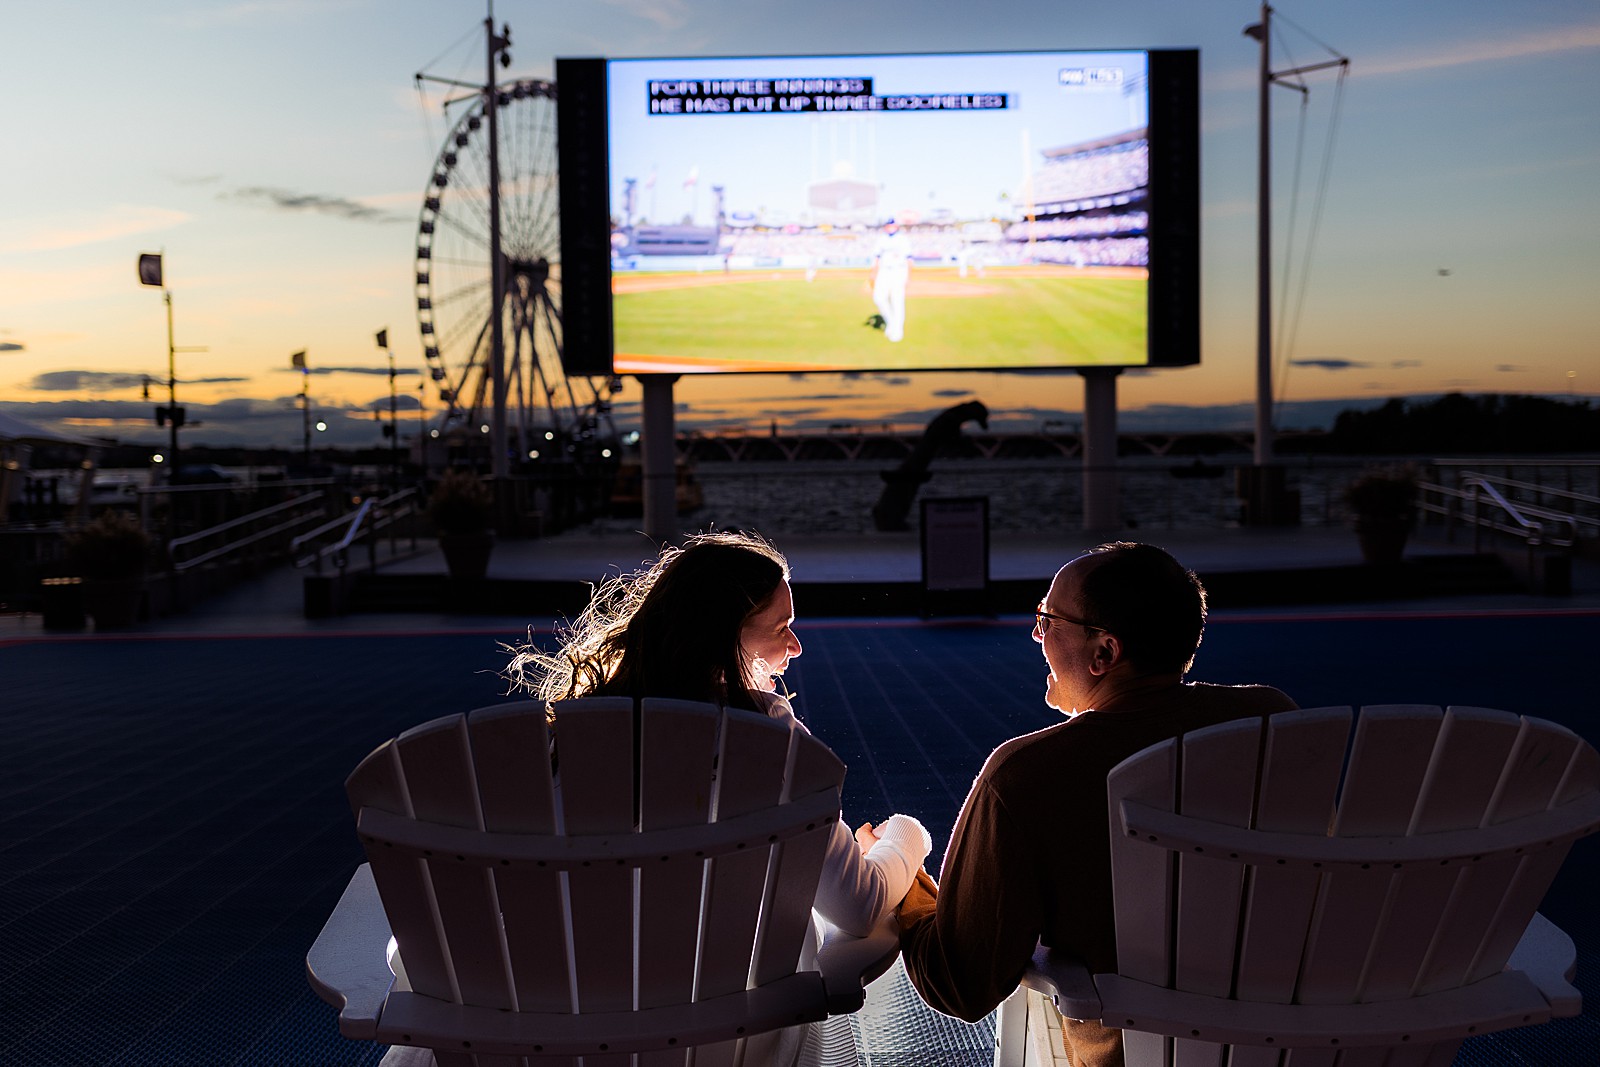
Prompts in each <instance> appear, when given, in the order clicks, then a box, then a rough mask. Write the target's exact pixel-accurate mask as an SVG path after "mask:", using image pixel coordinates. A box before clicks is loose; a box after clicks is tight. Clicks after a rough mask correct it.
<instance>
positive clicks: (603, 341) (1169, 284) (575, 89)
mask: <svg viewBox="0 0 1600 1067" xmlns="http://www.w3.org/2000/svg"><path fill="white" fill-rule="evenodd" d="M1073 50H1074V51H1084V50H1085V49H1073ZM1051 51H1056V50H1055V49H1052V50H1051ZM1140 51H1144V52H1145V54H1146V55H1147V56H1148V57H1149V79H1150V96H1149V131H1150V132H1149V138H1150V202H1151V212H1150V263H1149V289H1148V300H1149V306H1148V324H1149V327H1148V334H1147V342H1146V362H1143V363H1134V364H1123V365H1121V366H1123V367H1125V368H1132V369H1141V368H1149V369H1158V368H1163V367H1186V366H1194V365H1196V364H1198V363H1199V362H1200V73H1199V72H1200V53H1199V51H1198V50H1197V49H1192V48H1188V49H1140ZM664 58H665V57H664ZM750 58H752V59H762V60H766V59H772V60H781V59H783V58H785V57H783V56H768V57H750ZM610 62H612V60H611V59H607V58H600V57H573V58H558V59H557V60H556V61H555V72H556V124H557V144H558V151H559V178H558V182H557V188H558V192H559V195H560V229H561V239H560V247H561V301H562V302H561V321H562V331H563V347H562V364H563V367H564V369H565V370H566V372H567V373H568V374H573V375H582V376H597V375H609V374H611V373H612V350H613V345H614V332H613V324H612V307H611V245H610V234H611V214H610V209H611V205H610V169H609V139H608V132H607V117H606V116H607V105H608V101H607V89H606V77H607V65H608V64H609V63H610ZM1097 366H1117V365H1115V364H1097ZM979 369H980V368H952V367H928V368H906V367H896V368H894V372H895V373H897V374H900V373H911V374H919V373H935V372H942V373H973V372H975V371H977V370H979ZM981 369H982V370H983V371H984V372H985V373H995V374H1005V373H1026V371H1025V370H1022V369H1020V368H981ZM1052 369H1059V370H1079V369H1088V368H1086V367H1084V366H1083V365H1081V364H1071V363H1066V364H1062V365H1061V366H1060V367H1059V368H1052ZM868 372H870V368H869V369H868ZM706 373H708V374H745V375H748V374H780V373H792V371H790V370H788V369H785V370H772V371H764V370H739V371H709V372H706ZM815 373H819V374H820V373H840V372H837V371H831V370H822V369H819V370H818V371H816V372H815Z"/></svg>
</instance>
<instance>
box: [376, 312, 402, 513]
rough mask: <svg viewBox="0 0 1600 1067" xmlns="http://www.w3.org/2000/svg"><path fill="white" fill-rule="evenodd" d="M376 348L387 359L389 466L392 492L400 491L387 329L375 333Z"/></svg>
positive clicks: (397, 413)
mask: <svg viewBox="0 0 1600 1067" xmlns="http://www.w3.org/2000/svg"><path fill="white" fill-rule="evenodd" d="M377 341H378V347H379V348H381V349H383V351H384V354H385V355H387V356H388V357H389V466H390V473H391V474H392V476H393V477H392V482H393V484H392V486H391V488H393V489H394V490H396V491H398V490H399V489H400V406H399V397H397V396H396V395H395V369H394V350H393V349H391V348H390V347H389V328H388V327H387V326H385V327H384V328H383V329H381V330H379V331H378V333H377Z"/></svg>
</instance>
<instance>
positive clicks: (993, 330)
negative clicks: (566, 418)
mask: <svg viewBox="0 0 1600 1067" xmlns="http://www.w3.org/2000/svg"><path fill="white" fill-rule="evenodd" d="M867 279H868V272H867V271H864V270H844V269H836V270H820V271H817V272H816V273H815V276H814V277H813V278H811V279H810V280H807V277H806V272H805V271H800V270H782V271H780V270H750V271H736V272H731V273H724V272H721V271H707V272H704V273H689V272H685V273H651V274H617V275H615V276H614V277H613V279H612V290H613V293H614V296H615V303H614V308H615V330H616V356H615V359H614V364H613V365H614V367H615V369H616V371H617V373H619V374H637V373H649V372H659V373H692V372H696V371H839V370H845V371H848V370H934V369H945V368H952V369H955V368H960V369H967V368H972V369H984V368H996V369H997V368H1015V367H1060V366H1094V365H1120V366H1129V365H1136V364H1141V363H1143V362H1144V361H1145V339H1146V293H1147V284H1148V282H1147V274H1146V272H1145V271H1144V270H1143V269H1139V268H1071V267H1059V268H1056V267H1049V266H1027V267H991V268H988V269H987V270H986V271H985V272H984V273H983V274H982V275H979V274H978V273H977V272H976V271H970V270H969V272H968V274H967V276H966V277H965V278H963V277H960V276H959V273H958V272H957V270H956V269H955V268H953V267H950V268H943V267H918V268H915V269H914V270H913V271H912V272H911V280H910V283H909V285H908V286H907V289H906V329H905V339H904V340H903V341H900V342H890V341H889V340H888V339H887V338H886V337H885V336H884V333H883V331H882V330H880V329H875V328H873V326H872V325H871V319H872V317H873V316H875V315H876V314H877V309H876V307H874V305H873V303H872V294H871V291H870V287H869V284H868V280H867Z"/></svg>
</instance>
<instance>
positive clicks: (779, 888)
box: [346, 698, 844, 1065]
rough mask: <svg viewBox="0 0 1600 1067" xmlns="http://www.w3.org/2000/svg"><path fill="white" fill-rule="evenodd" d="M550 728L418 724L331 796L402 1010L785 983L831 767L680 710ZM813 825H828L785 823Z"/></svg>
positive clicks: (729, 718)
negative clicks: (747, 838)
mask: <svg viewBox="0 0 1600 1067" xmlns="http://www.w3.org/2000/svg"><path fill="white" fill-rule="evenodd" d="M554 711H555V722H554V725H550V724H549V723H548V722H547V720H546V716H545V713H544V708H543V706H542V705H536V704H534V703H532V702H527V703H523V704H516V705H501V706H496V707H490V708H482V709H479V710H477V711H474V712H471V713H468V714H466V715H454V716H449V717H446V718H442V719H437V720H434V721H432V722H429V723H425V724H423V725H422V726H419V727H416V728H415V729H412V730H408V731H406V732H405V733H403V734H401V735H400V736H399V737H397V738H395V739H394V740H393V741H391V742H388V743H386V744H385V745H383V746H381V747H380V748H378V749H377V750H376V751H374V752H373V753H372V754H371V755H370V756H368V757H367V759H366V760H364V761H363V762H362V763H361V765H360V766H359V767H357V768H356V770H355V772H354V773H352V774H351V776H350V778H349V780H348V781H347V783H346V790H347V793H348V795H349V797H350V802H351V805H352V807H353V808H355V810H356V812H357V819H358V828H359V829H360V833H361V837H362V840H363V843H364V845H365V847H366V851H367V856H368V859H369V860H370V862H371V864H372V869H373V875H374V879H375V881H376V883H377V886H378V891H379V894H380V896H381V898H382V900H383V905H384V910H385V912H386V913H387V915H388V917H389V921H390V925H391V928H392V930H393V932H394V937H395V940H396V942H397V943H398V946H399V951H400V956H401V959H402V962H403V964H404V973H405V977H406V980H407V981H408V982H409V985H410V988H411V989H412V990H413V991H415V992H417V993H421V994H424V995H426V996H428V997H432V998H435V999H437V1000H440V1001H445V1002H447V1003H452V1004H463V1005H474V1006H479V1007H488V1008H497V1009H504V1010H509V1011H514V1012H546V1013H549V1012H557V1013H578V1014H582V1013H597V1012H629V1011H634V1010H637V1009H649V1008H662V1007H669V1006H672V1005H678V1004H685V1005H686V1004H690V1003H693V1002H696V1001H703V1000H708V999H711V998H713V997H716V996H718V995H720V994H724V993H733V992H737V991H743V990H746V989H750V988H754V987H756V986H760V985H764V984H766V983H768V982H771V981H774V980H776V979H779V978H783V977H786V976H788V975H791V974H793V973H794V970H795V967H796V964H797V962H798V960H799V957H800V952H801V946H802V943H803V939H804V936H805V933H806V930H807V929H808V923H809V918H810V912H811V903H812V899H813V896H814V894H815V890H816V885H817V879H818V877H819V875H820V872H821V868H822V859H823V853H824V851H825V848H826V843H827V839H828V834H829V833H830V832H831V829H832V824H833V822H835V821H836V820H837V817H838V816H837V813H838V797H839V789H840V786H841V783H842V782H843V778H844V767H843V765H842V764H841V763H840V762H839V760H838V759H837V757H835V756H834V755H833V753H832V752H830V751H829V750H828V749H827V748H826V746H824V745H823V744H822V743H821V742H819V741H817V740H816V739H815V738H813V737H811V736H810V735H809V734H808V733H806V732H805V731H804V730H793V729H790V728H789V727H788V726H787V725H786V724H784V723H782V722H779V721H775V720H772V719H769V718H766V717H764V716H760V715H756V714H753V713H749V712H743V711H737V710H726V709H718V708H715V707H712V706H709V705H703V704H696V703H690V702H685V701H672V700H648V699H647V700H645V701H643V702H642V703H641V709H640V712H639V714H638V715H635V712H634V705H633V701H632V700H630V699H627V698H585V699H581V700H572V701H563V702H559V703H557V704H556V705H555V706H554ZM636 731H637V736H635V733H636ZM822 807H827V808H829V811H830V812H831V817H829V818H818V817H817V816H816V815H814V814H813V815H812V816H811V817H810V819H809V820H807V819H806V817H805V816H804V814H803V812H804V811H811V810H813V809H816V810H820V809H821V808H822ZM741 816H745V817H747V818H746V819H745V820H744V823H743V825H744V827H746V828H749V827H752V826H754V827H756V828H757V829H759V831H760V836H759V838H758V839H756V840H755V841H754V842H753V843H752V846H751V847H745V845H744V844H743V843H742V838H741V843H740V844H739V846H738V850H737V851H728V848H729V846H727V845H726V844H724V845H723V846H721V848H722V851H721V852H720V853H719V851H718V848H716V847H711V846H706V845H704V844H703V843H702V845H701V847H700V848H698V849H697V848H696V846H695V844H694V843H693V842H694V841H696V840H698V837H697V836H696V835H695V834H694V833H693V832H692V831H691V832H690V833H689V834H688V835H685V834H684V833H683V832H682V831H683V830H684V828H694V827H713V826H715V825H716V824H717V823H719V822H725V821H726V820H729V819H735V818H738V817H741ZM752 820H753V821H752ZM420 824H430V825H429V826H426V827H423V826H421V825H420ZM808 827H809V829H808ZM667 831H678V832H677V833H676V834H672V833H666V832H667ZM418 835H420V836H418ZM495 835H503V836H495ZM700 836H704V835H700ZM419 842H420V844H419ZM686 842H687V843H686ZM424 845H431V846H432V847H423V846H424ZM525 845H526V847H524V846H525ZM669 846H670V847H671V848H672V849H674V850H675V851H673V852H671V853H669V854H665V855H663V854H658V853H660V852H662V850H663V849H664V848H667V847H669ZM496 848H499V849H500V854H498V855H497V854H495V852H494V850H495V849H496ZM530 850H531V851H530ZM536 855H537V856H539V857H546V858H544V859H534V858H531V857H534V856H536ZM701 856H704V857H705V858H704V859H701V858H699V857H701ZM519 857H520V858H519ZM727 1044H728V1045H729V1046H731V1044H732V1043H731V1042H730V1043H727ZM732 1052H733V1050H732V1049H731V1047H728V1048H723V1049H720V1050H716V1049H711V1048H707V1049H705V1050H703V1051H702V1054H701V1056H700V1059H699V1060H697V1061H696V1062H707V1063H710V1062H715V1061H717V1060H719V1059H727V1058H729V1056H731V1054H732ZM438 1055H439V1056H440V1059H439V1062H440V1063H441V1064H442V1065H443V1064H446V1063H447V1061H453V1060H454V1057H453V1055H452V1054H450V1053H439V1054H438ZM684 1055H685V1052H684V1050H682V1049H672V1050H664V1051H663V1052H662V1053H661V1054H660V1055H659V1056H652V1058H651V1062H653V1063H654V1062H661V1063H672V1062H677V1063H681V1062H683V1061H684ZM589 1059H591V1060H592V1059H594V1057H589ZM461 1062H467V1061H465V1060H463V1061H461ZM585 1062H588V1060H586V1061H585Z"/></svg>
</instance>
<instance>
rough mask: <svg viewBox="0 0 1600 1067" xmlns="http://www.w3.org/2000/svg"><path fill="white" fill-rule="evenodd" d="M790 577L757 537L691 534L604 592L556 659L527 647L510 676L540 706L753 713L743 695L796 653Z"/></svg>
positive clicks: (751, 704)
mask: <svg viewBox="0 0 1600 1067" xmlns="http://www.w3.org/2000/svg"><path fill="white" fill-rule="evenodd" d="M788 578H789V564H788V561H787V560H785V559H784V557H783V554H782V553H780V552H779V551H778V550H777V549H776V548H774V547H773V546H772V545H770V544H769V543H767V541H765V540H764V539H762V538H761V537H759V536H756V535H752V534H745V533H708V534H700V535H697V536H695V537H691V538H690V539H689V540H688V541H687V542H685V544H684V545H683V547H682V548H671V547H669V548H667V549H665V550H663V551H662V553H661V555H660V556H659V557H658V558H657V559H656V560H655V562H654V563H652V564H651V565H650V566H649V567H647V568H645V569H644V570H641V571H639V572H637V573H634V574H630V575H624V576H622V577H620V578H613V579H611V580H610V581H608V582H606V583H604V584H603V585H601V586H600V588H598V589H597V590H596V591H595V594H594V597H593V599H592V600H591V602H590V604H589V607H588V608H587V609H585V611H584V613H583V614H582V615H580V616H579V617H578V619H577V621H576V622H574V623H573V624H572V626H571V627H570V628H569V629H568V630H567V631H566V632H565V633H564V634H562V635H561V638H562V644H561V648H560V650H559V651H558V652H556V653H553V654H552V653H543V652H540V651H539V650H538V649H535V648H533V647H532V646H531V645H530V646H524V647H523V648H521V649H519V650H517V655H516V656H515V657H514V658H513V661H512V665H511V668H510V670H509V672H508V674H509V676H510V677H511V678H512V680H513V681H514V682H515V683H517V684H518V685H521V686H522V687H524V688H528V689H531V690H533V691H534V693H536V694H537V695H539V696H542V697H543V698H544V699H546V700H561V699H566V698H569V697H577V696H591V695H598V696H632V697H674V698H678V699H682V700H701V701H710V702H714V703H718V704H723V703H725V704H728V705H731V706H734V707H742V708H754V707H755V706H756V704H755V700H754V698H753V697H752V696H751V695H750V690H751V689H752V688H769V687H770V686H771V684H772V683H771V681H770V675H771V674H778V673H781V672H782V671H783V670H784V668H785V667H786V666H787V663H788V660H789V659H791V658H793V657H794V656H797V655H799V654H800V644H799V642H798V641H797V640H795V639H794V637H793V634H792V632H790V631H789V629H788V627H789V623H790V622H792V621H793V600H792V597H791V594H790V592H789V587H788ZM768 615H770V616H772V618H771V619H768V618H767V617H766V616H768ZM779 615H781V616H782V618H781V619H779V618H778V616H779ZM758 623H759V624H761V626H762V627H764V629H761V631H760V632H757V629H756V624H758ZM747 624H749V628H748V629H747ZM769 624H770V625H769ZM765 629H772V630H773V633H772V634H767V633H766V632H765Z"/></svg>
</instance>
